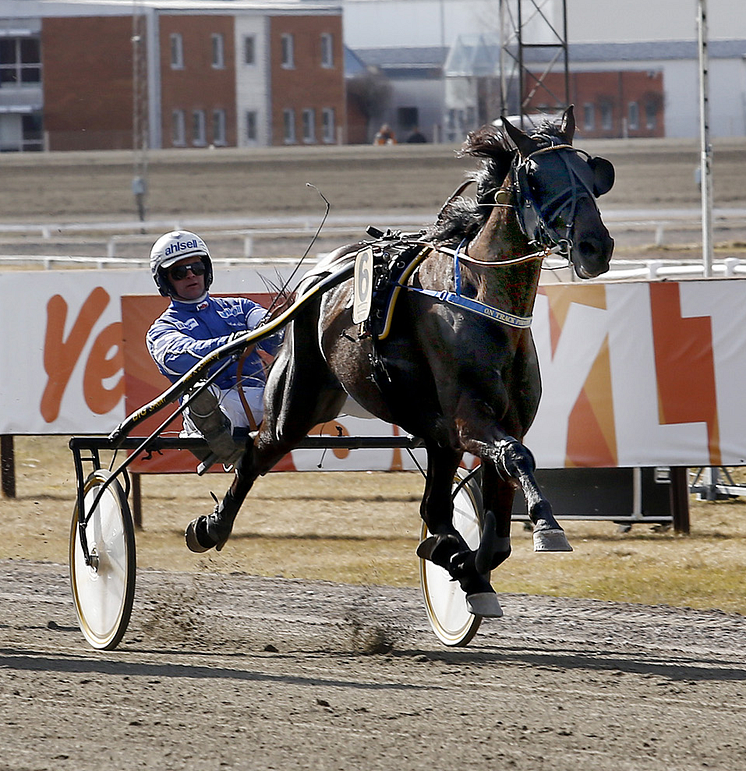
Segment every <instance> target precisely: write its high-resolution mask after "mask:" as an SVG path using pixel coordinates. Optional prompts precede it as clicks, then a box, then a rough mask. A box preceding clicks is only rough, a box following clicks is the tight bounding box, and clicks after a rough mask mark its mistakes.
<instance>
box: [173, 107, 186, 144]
mask: <svg viewBox="0 0 746 771" xmlns="http://www.w3.org/2000/svg"><path fill="white" fill-rule="evenodd" d="M171 144H172V145H173V146H174V147H184V145H186V121H185V119H184V110H174V111H173V112H172V113H171Z"/></svg>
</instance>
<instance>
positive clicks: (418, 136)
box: [406, 126, 427, 145]
mask: <svg viewBox="0 0 746 771" xmlns="http://www.w3.org/2000/svg"><path fill="white" fill-rule="evenodd" d="M406 142H407V144H412V145H421V144H424V143H425V142H427V137H426V136H425V135H424V134H423V133H422V132H421V131H420V128H419V126H415V129H414V131H413V132H412V133H411V134H410V135H409V136H408V137H407V139H406Z"/></svg>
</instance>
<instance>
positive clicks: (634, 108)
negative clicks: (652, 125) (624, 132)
mask: <svg viewBox="0 0 746 771" xmlns="http://www.w3.org/2000/svg"><path fill="white" fill-rule="evenodd" d="M627 127H628V128H629V129H630V130H631V131H637V130H638V129H639V128H640V107H639V105H638V104H637V102H630V103H629V104H628V105H627Z"/></svg>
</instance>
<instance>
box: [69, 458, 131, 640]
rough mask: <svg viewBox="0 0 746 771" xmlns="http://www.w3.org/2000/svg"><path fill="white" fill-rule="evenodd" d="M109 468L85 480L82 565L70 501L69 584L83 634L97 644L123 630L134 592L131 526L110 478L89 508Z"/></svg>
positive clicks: (119, 490)
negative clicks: (87, 555)
mask: <svg viewBox="0 0 746 771" xmlns="http://www.w3.org/2000/svg"><path fill="white" fill-rule="evenodd" d="M107 478H108V473H107V472H106V471H104V470H102V469H97V470H96V471H94V472H93V473H92V474H91V475H90V476H89V477H88V479H86V482H85V488H84V492H85V510H86V515H88V522H87V524H86V526H85V538H86V541H87V543H88V550H89V553H90V555H91V564H90V565H87V564H86V560H85V556H84V553H83V547H82V544H81V535H80V529H79V527H78V506H77V504H76V506H75V513H74V515H73V521H72V528H71V530H70V586H71V589H72V594H73V601H74V603H75V611H76V613H77V614H78V622H79V624H80V629H81V631H82V632H83V636H84V637H85V638H86V640H87V641H88V642H89V643H90V644H91V645H92V646H93V647H94V648H97V649H99V650H111V649H112V648H116V646H117V645H118V644H119V641H120V640H121V639H122V636H123V635H124V633H125V631H126V629H127V624H128V623H129V619H130V613H131V611H132V601H133V599H134V596H135V572H136V562H135V532H134V528H133V525H132V515H131V514H130V508H129V505H128V503H127V496H126V495H125V494H124V490H123V489H122V487H121V485H120V484H119V482H118V481H117V480H116V479H112V480H110V482H109V484H108V486H107V488H106V490H105V491H104V493H103V495H102V497H101V500H100V501H99V502H98V504H97V505H96V508H95V510H94V511H93V513H92V514H90V507H92V506H93V504H94V502H95V500H96V496H97V495H98V492H99V490H100V489H101V486H102V484H103V483H104V482H105V481H106V480H107Z"/></svg>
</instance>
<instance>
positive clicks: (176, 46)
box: [170, 32, 184, 70]
mask: <svg viewBox="0 0 746 771" xmlns="http://www.w3.org/2000/svg"><path fill="white" fill-rule="evenodd" d="M170 40H171V69H172V70H183V69H184V40H183V39H182V37H181V34H180V33H179V32H173V33H171V36H170Z"/></svg>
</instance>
